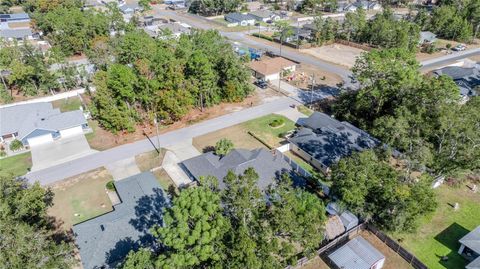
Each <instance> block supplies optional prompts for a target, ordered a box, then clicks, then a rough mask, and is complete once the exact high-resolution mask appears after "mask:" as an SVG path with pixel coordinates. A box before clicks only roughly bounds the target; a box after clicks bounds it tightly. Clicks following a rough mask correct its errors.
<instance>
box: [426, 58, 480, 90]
mask: <svg viewBox="0 0 480 269" xmlns="http://www.w3.org/2000/svg"><path fill="white" fill-rule="evenodd" d="M433 73H434V74H435V75H437V76H440V75H446V76H449V77H451V78H452V79H453V81H454V82H455V84H457V86H458V87H459V89H460V94H461V95H462V96H466V97H471V96H478V95H480V93H479V92H477V91H475V88H476V87H479V86H480V63H477V64H474V65H473V66H472V67H462V66H447V67H444V68H441V69H437V70H435V71H433Z"/></svg>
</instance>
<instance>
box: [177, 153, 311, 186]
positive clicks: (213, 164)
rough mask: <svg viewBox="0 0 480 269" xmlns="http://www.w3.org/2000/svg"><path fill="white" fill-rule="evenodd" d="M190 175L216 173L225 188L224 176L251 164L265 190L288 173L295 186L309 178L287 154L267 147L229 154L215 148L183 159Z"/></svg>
mask: <svg viewBox="0 0 480 269" xmlns="http://www.w3.org/2000/svg"><path fill="white" fill-rule="evenodd" d="M181 166H183V168H184V170H185V172H186V173H187V175H189V176H190V177H191V178H192V179H193V180H197V181H198V180H199V179H200V178H201V177H206V176H214V177H215V178H217V179H218V181H219V184H218V186H219V188H220V189H224V188H225V183H224V182H223V179H224V178H225V176H226V175H227V174H228V172H229V171H233V172H234V173H235V174H242V173H243V172H244V171H245V170H247V169H248V168H253V169H255V171H256V172H257V174H258V176H259V179H258V182H257V185H258V187H259V188H260V189H261V190H265V189H266V188H267V187H268V186H269V185H271V184H274V183H275V179H278V178H279V177H280V176H281V175H283V174H284V173H289V174H290V176H291V177H292V179H293V183H294V185H295V186H303V185H304V184H305V182H304V181H303V180H301V179H300V178H299V177H298V176H296V174H295V173H294V172H293V168H292V167H291V166H290V164H289V163H288V162H287V161H286V160H285V159H284V156H283V154H281V153H280V152H278V151H274V152H270V151H269V150H267V149H264V148H259V149H254V150H247V149H234V150H231V151H230V152H229V153H228V154H227V155H225V156H223V157H221V156H218V155H216V154H215V153H213V152H208V153H204V154H202V155H199V156H196V157H193V158H191V159H188V160H185V161H183V162H182V163H181Z"/></svg>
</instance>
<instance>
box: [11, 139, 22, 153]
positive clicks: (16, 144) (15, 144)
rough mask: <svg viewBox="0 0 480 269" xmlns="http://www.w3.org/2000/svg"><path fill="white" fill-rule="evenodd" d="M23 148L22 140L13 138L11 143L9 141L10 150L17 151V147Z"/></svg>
mask: <svg viewBox="0 0 480 269" xmlns="http://www.w3.org/2000/svg"><path fill="white" fill-rule="evenodd" d="M21 148H23V144H22V142H20V140H17V139H15V140H13V141H12V143H10V150H11V151H17V150H19V149H21Z"/></svg>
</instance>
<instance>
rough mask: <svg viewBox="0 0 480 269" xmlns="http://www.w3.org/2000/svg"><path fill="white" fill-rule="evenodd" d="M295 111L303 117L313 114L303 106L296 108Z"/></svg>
mask: <svg viewBox="0 0 480 269" xmlns="http://www.w3.org/2000/svg"><path fill="white" fill-rule="evenodd" d="M297 110H298V112H300V113H302V114H303V115H305V116H311V115H312V114H313V110H311V109H310V108H308V107H306V106H304V105H299V106H297Z"/></svg>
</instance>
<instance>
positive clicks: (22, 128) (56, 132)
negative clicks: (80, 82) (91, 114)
mask: <svg viewBox="0 0 480 269" xmlns="http://www.w3.org/2000/svg"><path fill="white" fill-rule="evenodd" d="M0 119H1V121H0V122H1V125H0V142H4V141H6V142H8V141H10V140H13V139H18V140H20V141H21V142H22V143H23V145H25V146H34V145H39V144H43V143H47V142H51V141H53V140H54V139H58V138H61V137H69V136H73V135H78V134H83V133H84V131H87V130H90V128H89V127H88V123H87V120H86V119H85V116H84V115H83V112H82V111H81V110H75V111H69V112H64V113H62V112H60V110H59V109H58V108H56V109H54V108H53V106H52V104H51V103H33V104H26V105H16V106H10V107H4V108H0Z"/></svg>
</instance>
